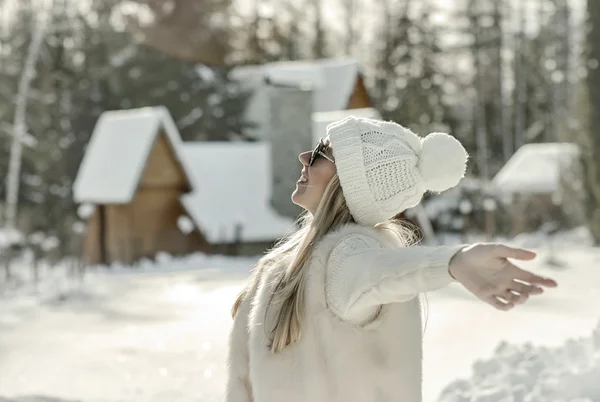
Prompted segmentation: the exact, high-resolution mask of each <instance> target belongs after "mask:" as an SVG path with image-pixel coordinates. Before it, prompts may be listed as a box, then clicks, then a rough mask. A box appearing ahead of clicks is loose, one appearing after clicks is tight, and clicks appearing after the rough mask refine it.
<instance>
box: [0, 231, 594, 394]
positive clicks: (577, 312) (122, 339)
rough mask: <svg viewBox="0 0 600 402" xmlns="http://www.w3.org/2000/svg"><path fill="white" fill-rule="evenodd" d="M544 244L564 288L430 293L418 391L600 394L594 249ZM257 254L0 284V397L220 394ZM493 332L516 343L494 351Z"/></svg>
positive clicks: (540, 265)
mask: <svg viewBox="0 0 600 402" xmlns="http://www.w3.org/2000/svg"><path fill="white" fill-rule="evenodd" d="M521 240H522V241H521V243H527V242H529V243H530V244H531V245H534V244H535V242H533V243H532V239H528V240H527V239H526V240H527V241H525V240H523V239H521ZM533 240H535V239H533ZM559 240H560V238H559ZM539 251H540V255H539V257H538V258H537V259H536V260H535V261H533V262H531V263H527V264H525V267H526V268H528V269H531V270H532V271H535V272H540V273H543V274H546V275H549V276H552V277H554V278H556V279H557V280H558V281H559V288H557V289H553V290H550V291H547V292H546V294H545V295H543V296H539V297H537V298H535V299H533V300H530V301H529V302H528V303H527V304H526V305H523V306H520V307H518V308H517V309H515V310H513V311H511V312H499V311H495V310H493V309H492V308H491V307H489V306H488V305H486V304H483V303H482V302H479V301H478V300H476V299H474V298H473V297H471V296H470V295H469V294H468V293H466V292H465V291H464V290H463V289H462V288H460V286H458V285H452V286H450V287H448V288H445V289H442V290H440V291H437V292H433V293H430V294H428V301H429V302H428V312H429V314H428V322H427V328H426V333H425V340H424V342H425V345H424V348H425V359H424V394H425V395H424V399H425V401H426V402H433V401H443V402H457V401H477V402H483V401H488V402H500V401H505V402H508V401H512V402H516V401H529V402H534V401H553V402H562V401H573V402H574V401H580V402H583V401H587V402H590V401H592V402H595V401H600V381H598V379H600V375H599V374H600V373H599V371H600V329H598V330H597V332H596V335H595V338H592V336H591V335H592V333H593V331H594V328H595V327H596V326H597V324H598V320H599V318H600V303H599V300H600V250H598V249H594V248H591V247H587V246H583V245H579V246H578V245H573V244H572V243H571V242H563V243H560V242H557V245H556V248H555V252H554V254H555V258H558V259H560V260H561V261H563V262H564V263H565V264H564V265H563V266H562V267H560V268H559V267H557V266H556V265H554V264H548V263H547V261H548V251H547V250H546V249H540V250H539ZM253 261H254V260H253V259H251V258H250V259H235V260H232V259H225V258H214V259H212V258H207V257H204V256H201V255H199V256H190V257H188V258H184V259H177V260H171V259H169V258H166V257H163V258H161V259H160V261H159V262H158V263H157V264H151V263H146V264H142V266H141V267H139V268H138V270H137V271H135V272H132V271H131V270H128V269H119V268H117V269H116V270H114V272H112V273H107V272H106V271H104V270H96V271H94V272H91V273H90V274H89V275H87V276H86V278H85V280H84V282H83V284H82V285H77V284H68V283H66V282H64V281H63V282H61V285H60V286H57V285H56V284H57V283H58V282H56V281H54V282H51V283H50V282H48V283H46V284H45V286H44V287H40V288H39V290H38V292H37V293H36V292H35V291H33V290H31V289H30V290H29V291H23V290H22V289H21V290H20V291H18V292H15V291H12V292H4V294H3V295H0V402H15V401H19V402H24V401H43V402H50V401H52V402H67V401H69V402H70V401H81V402H96V401H110V402H113V401H114V402H116V401H157V402H158V401H161V402H162V401H169V402H177V401H202V402H212V401H222V400H223V382H224V377H225V366H224V360H225V356H226V342H227V334H228V331H229V328H230V325H231V319H230V316H229V308H230V305H231V302H232V300H233V298H234V297H235V294H236V293H237V291H238V290H239V289H240V286H241V285H242V283H243V280H244V278H245V277H246V276H247V272H248V270H249V269H250V267H251V266H252V263H253ZM61 286H62V287H61ZM579 337H582V338H583V339H582V340H579V341H574V342H572V344H571V345H568V347H565V342H566V341H567V340H568V339H571V338H579ZM594 339H595V340H594ZM501 342H508V343H510V344H513V345H515V346H514V347H505V348H504V349H503V350H504V352H502V353H500V354H498V355H496V356H494V351H495V350H496V348H497V347H498V345H499V344H500V343H501ZM527 342H530V343H531V344H532V345H534V346H530V347H528V348H526V349H527V353H525V354H522V353H520V352H521V350H517V351H515V348H517V347H518V348H520V349H524V347H523V345H524V344H525V343H527ZM594 342H595V343H594ZM491 357H494V359H493V360H491V361H487V362H486V361H483V362H480V363H478V364H477V365H476V375H475V376H473V370H472V369H473V364H474V363H475V362H477V361H478V360H486V359H489V358H491ZM457 379H465V380H466V381H462V382H458V383H454V384H453V385H452V387H451V388H449V390H448V391H447V392H445V393H444V396H443V397H442V398H440V395H441V393H442V391H443V390H444V388H446V387H447V386H448V385H449V384H451V383H453V382H454V381H456V380H457ZM536 393H537V396H534V395H535V394H536ZM526 395H529V396H526ZM33 396H37V397H38V399H35V398H33ZM586 397H587V399H584V398H586ZM577 398H580V399H577Z"/></svg>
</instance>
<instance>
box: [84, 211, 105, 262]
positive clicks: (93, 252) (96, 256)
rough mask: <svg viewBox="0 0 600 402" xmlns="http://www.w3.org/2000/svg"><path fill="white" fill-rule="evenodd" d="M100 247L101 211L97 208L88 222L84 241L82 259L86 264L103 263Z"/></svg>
mask: <svg viewBox="0 0 600 402" xmlns="http://www.w3.org/2000/svg"><path fill="white" fill-rule="evenodd" d="M100 246H101V244H100V210H99V208H98V207H96V209H95V210H94V212H93V213H92V215H91V216H90V217H89V218H88V220H87V225H86V231H85V236H84V239H83V245H82V252H83V255H82V259H83V262H84V263H85V264H99V263H101V262H102V259H101V253H100Z"/></svg>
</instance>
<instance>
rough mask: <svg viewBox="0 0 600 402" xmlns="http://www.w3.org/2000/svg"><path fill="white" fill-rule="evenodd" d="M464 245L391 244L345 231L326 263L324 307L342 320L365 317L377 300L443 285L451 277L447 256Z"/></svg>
mask: <svg viewBox="0 0 600 402" xmlns="http://www.w3.org/2000/svg"><path fill="white" fill-rule="evenodd" d="M463 247H464V246H454V247H417V246H414V247H406V248H393V249H390V248H384V247H383V245H381V243H379V241H378V240H377V239H375V238H373V237H370V236H367V235H360V234H351V235H348V236H345V237H344V238H342V239H341V240H340V242H339V243H338V244H337V246H336V247H335V248H334V250H333V251H332V253H331V255H330V257H329V260H328V264H327V272H326V295H327V301H328V304H329V307H330V309H331V310H332V311H333V312H334V313H335V314H337V315H338V316H339V317H340V318H342V319H344V320H347V321H351V322H364V321H365V320H368V319H369V318H370V317H372V315H373V314H374V312H375V311H376V310H377V308H378V307H379V306H381V305H382V304H388V303H394V302H404V301H408V300H410V299H412V298H414V297H415V296H416V295H418V294H419V293H423V292H427V291H432V290H436V289H439V288H441V287H444V286H446V285H448V284H449V283H451V282H452V281H453V278H452V276H450V273H449V272H448V266H449V264H450V260H451V258H452V257H453V256H454V255H455V254H456V253H457V252H458V251H459V250H461V249H462V248H463Z"/></svg>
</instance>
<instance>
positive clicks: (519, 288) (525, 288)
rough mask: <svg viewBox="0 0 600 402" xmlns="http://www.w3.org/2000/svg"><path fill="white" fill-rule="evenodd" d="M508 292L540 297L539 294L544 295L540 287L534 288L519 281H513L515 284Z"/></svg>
mask: <svg viewBox="0 0 600 402" xmlns="http://www.w3.org/2000/svg"><path fill="white" fill-rule="evenodd" d="M508 290H512V291H514V292H517V293H520V294H532V295H539V294H542V293H544V289H542V288H540V287H538V286H533V285H530V284H526V283H521V282H517V281H513V283H512V284H511V285H510V288H509V289H508Z"/></svg>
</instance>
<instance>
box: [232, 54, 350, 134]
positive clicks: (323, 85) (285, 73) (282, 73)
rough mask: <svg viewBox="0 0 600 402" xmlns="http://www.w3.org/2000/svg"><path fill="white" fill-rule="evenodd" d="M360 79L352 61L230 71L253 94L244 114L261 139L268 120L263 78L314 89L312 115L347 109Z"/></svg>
mask: <svg viewBox="0 0 600 402" xmlns="http://www.w3.org/2000/svg"><path fill="white" fill-rule="evenodd" d="M359 76H360V70H359V64H358V62H357V61H356V60H352V59H323V60H314V61H287V62H275V63H269V64H264V65H258V66H241V67H236V68H235V69H234V70H233V71H232V77H233V78H235V79H237V80H239V81H240V82H241V83H242V84H243V85H244V86H245V87H247V88H249V89H251V90H252V91H253V93H252V97H251V99H250V101H249V103H248V108H247V112H246V113H247V119H248V120H249V121H251V122H253V123H255V124H256V125H257V128H256V129H255V130H252V131H254V132H255V133H256V134H257V135H259V136H264V131H265V130H267V127H269V119H270V114H269V85H268V84H267V83H266V82H265V79H266V78H269V79H270V81H271V82H273V83H275V84H283V85H303V84H308V86H310V87H311V89H312V90H313V112H331V111H336V110H343V109H346V108H347V107H348V102H349V101H350V97H351V96H352V93H353V91H354V87H355V85H356V80H357V79H358V77H359Z"/></svg>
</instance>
